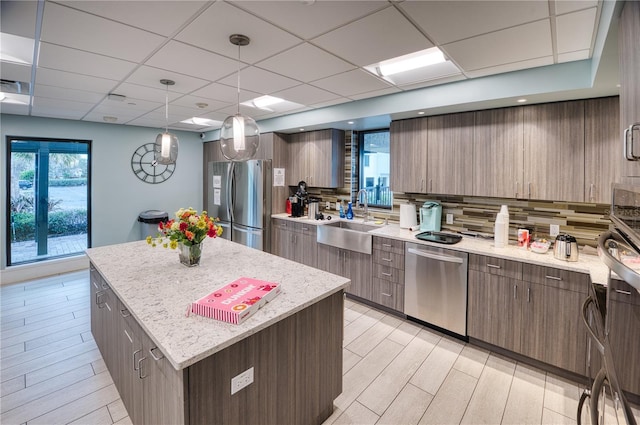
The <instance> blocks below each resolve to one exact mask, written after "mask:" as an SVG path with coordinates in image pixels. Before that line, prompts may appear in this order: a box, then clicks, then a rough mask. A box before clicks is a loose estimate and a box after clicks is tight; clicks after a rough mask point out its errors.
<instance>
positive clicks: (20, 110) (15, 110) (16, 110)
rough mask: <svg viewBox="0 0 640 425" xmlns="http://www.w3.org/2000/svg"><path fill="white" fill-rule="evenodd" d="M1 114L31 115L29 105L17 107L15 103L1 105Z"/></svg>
mask: <svg viewBox="0 0 640 425" xmlns="http://www.w3.org/2000/svg"><path fill="white" fill-rule="evenodd" d="M0 113H1V114H13V115H29V105H16V104H13V103H5V102H2V103H0Z"/></svg>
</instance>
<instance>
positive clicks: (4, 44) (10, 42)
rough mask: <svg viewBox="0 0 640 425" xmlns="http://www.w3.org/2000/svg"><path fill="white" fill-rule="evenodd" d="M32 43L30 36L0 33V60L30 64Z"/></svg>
mask: <svg viewBox="0 0 640 425" xmlns="http://www.w3.org/2000/svg"><path fill="white" fill-rule="evenodd" d="M34 44H35V41H34V40H33V39H32V38H26V37H20V36H18V35H13V34H6V33H0V60H2V61H4V62H13V63H19V64H23V65H31V62H32V61H33V46H34Z"/></svg>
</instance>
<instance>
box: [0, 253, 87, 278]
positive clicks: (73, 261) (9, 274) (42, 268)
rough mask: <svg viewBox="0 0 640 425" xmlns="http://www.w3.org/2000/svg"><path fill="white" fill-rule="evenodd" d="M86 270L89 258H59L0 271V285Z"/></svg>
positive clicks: (79, 256)
mask: <svg viewBox="0 0 640 425" xmlns="http://www.w3.org/2000/svg"><path fill="white" fill-rule="evenodd" d="M88 268H89V258H88V257H87V256H86V255H84V254H82V255H78V256H74V257H69V258H60V259H57V260H49V261H40V262H37V263H32V264H24V265H20V266H11V267H7V268H6V269H3V270H0V285H8V284H11V283H17V282H24V281H26V280H33V279H40V278H43V277H47V276H55V275H58V274H63V273H69V272H74V271H78V270H85V269H88Z"/></svg>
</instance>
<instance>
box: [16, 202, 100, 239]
mask: <svg viewBox="0 0 640 425" xmlns="http://www.w3.org/2000/svg"><path fill="white" fill-rule="evenodd" d="M11 219H12V220H13V225H14V229H15V239H14V241H15V242H24V241H32V240H34V239H35V234H36V233H35V216H34V214H33V213H25V212H22V213H12V214H11ZM87 231H88V223H87V210H81V209H77V210H64V211H53V212H50V213H49V232H48V235H49V236H69V235H79V234H83V233H87Z"/></svg>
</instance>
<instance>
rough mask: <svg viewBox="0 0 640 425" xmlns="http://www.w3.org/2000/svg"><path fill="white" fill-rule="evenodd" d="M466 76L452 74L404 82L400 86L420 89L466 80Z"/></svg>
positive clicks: (407, 88) (406, 88)
mask: <svg viewBox="0 0 640 425" xmlns="http://www.w3.org/2000/svg"><path fill="white" fill-rule="evenodd" d="M466 78H467V77H465V76H464V75H462V74H457V75H452V76H449V77H444V78H438V79H436V80H429V81H421V82H419V83H415V84H403V85H402V86H400V88H401V89H402V90H403V91H407V90H415V89H419V88H423V87H431V86H437V85H439V84H447V83H453V82H454V81H460V80H465V79H466Z"/></svg>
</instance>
